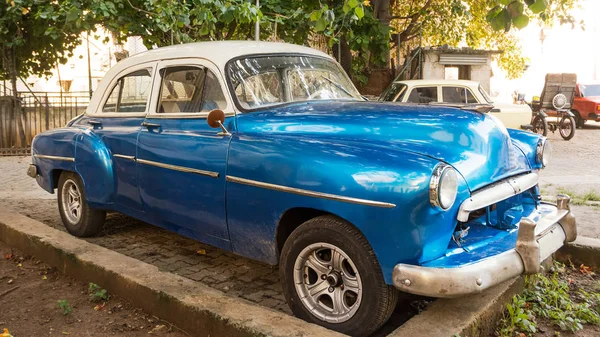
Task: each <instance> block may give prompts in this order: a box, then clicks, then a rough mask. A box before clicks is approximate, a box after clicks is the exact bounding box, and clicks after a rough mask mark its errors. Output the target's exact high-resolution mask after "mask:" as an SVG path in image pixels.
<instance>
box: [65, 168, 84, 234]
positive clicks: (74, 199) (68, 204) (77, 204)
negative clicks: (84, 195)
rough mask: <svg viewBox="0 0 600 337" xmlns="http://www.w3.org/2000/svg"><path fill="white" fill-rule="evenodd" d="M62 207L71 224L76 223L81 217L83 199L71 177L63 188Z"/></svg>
mask: <svg viewBox="0 0 600 337" xmlns="http://www.w3.org/2000/svg"><path fill="white" fill-rule="evenodd" d="M62 209H63V212H64V214H65V216H66V218H67V220H69V222H70V223H71V224H73V225H74V224H76V223H78V222H79V219H80V218H81V210H82V200H81V193H80V192H79V188H78V187H77V184H75V182H74V181H73V180H71V179H69V180H67V181H65V184H64V186H63V189H62Z"/></svg>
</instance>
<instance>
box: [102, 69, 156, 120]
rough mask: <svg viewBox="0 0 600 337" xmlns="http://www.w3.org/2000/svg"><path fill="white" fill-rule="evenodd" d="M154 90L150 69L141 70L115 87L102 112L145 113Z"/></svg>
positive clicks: (126, 76) (121, 79) (131, 74)
mask: <svg viewBox="0 0 600 337" xmlns="http://www.w3.org/2000/svg"><path fill="white" fill-rule="evenodd" d="M151 89H152V76H151V75H150V70H149V69H141V70H138V71H135V72H133V73H130V74H127V75H125V76H123V77H121V78H120V79H119V80H118V81H117V83H116V84H115V86H114V87H113V89H112V91H111V93H110V95H109V96H108V99H107V100H106V103H105V104H104V107H103V108H102V112H120V113H128V112H145V111H146V105H147V104H148V97H149V96H150V90H151Z"/></svg>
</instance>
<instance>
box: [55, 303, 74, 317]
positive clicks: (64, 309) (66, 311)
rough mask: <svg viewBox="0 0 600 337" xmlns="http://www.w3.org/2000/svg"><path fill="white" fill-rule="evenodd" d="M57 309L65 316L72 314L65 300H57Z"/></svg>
mask: <svg viewBox="0 0 600 337" xmlns="http://www.w3.org/2000/svg"><path fill="white" fill-rule="evenodd" d="M58 308H59V309H61V310H62V314H63V315H65V316H67V315H68V314H70V313H72V312H73V309H72V308H71V305H70V304H69V301H67V300H58Z"/></svg>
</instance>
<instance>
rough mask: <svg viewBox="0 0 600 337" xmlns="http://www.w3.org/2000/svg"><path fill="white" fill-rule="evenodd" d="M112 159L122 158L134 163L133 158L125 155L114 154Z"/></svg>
mask: <svg viewBox="0 0 600 337" xmlns="http://www.w3.org/2000/svg"><path fill="white" fill-rule="evenodd" d="M113 157H117V158H122V159H128V160H133V161H135V156H126V155H124V154H118V153H115V154H113Z"/></svg>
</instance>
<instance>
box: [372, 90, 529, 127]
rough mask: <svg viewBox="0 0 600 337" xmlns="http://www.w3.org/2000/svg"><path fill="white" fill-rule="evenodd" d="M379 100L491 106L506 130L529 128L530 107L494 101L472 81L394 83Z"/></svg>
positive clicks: (492, 111) (493, 113) (492, 113)
mask: <svg viewBox="0 0 600 337" xmlns="http://www.w3.org/2000/svg"><path fill="white" fill-rule="evenodd" d="M379 100H380V101H387V102H403V103H417V104H431V103H449V104H489V105H493V107H494V108H493V109H492V110H491V111H490V112H489V113H490V114H491V115H493V116H495V117H497V118H498V119H499V120H501V121H502V123H503V124H504V125H505V126H506V127H507V128H512V129H530V128H531V108H530V107H529V106H528V105H526V104H511V103H497V102H494V101H493V100H492V99H491V98H490V96H489V95H488V93H487V92H486V91H485V89H483V88H482V87H481V85H480V84H479V83H478V82H475V81H467V80H410V81H395V82H392V84H390V86H389V87H388V88H387V89H386V90H385V91H384V92H383V93H382V94H381V96H380V97H379Z"/></svg>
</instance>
